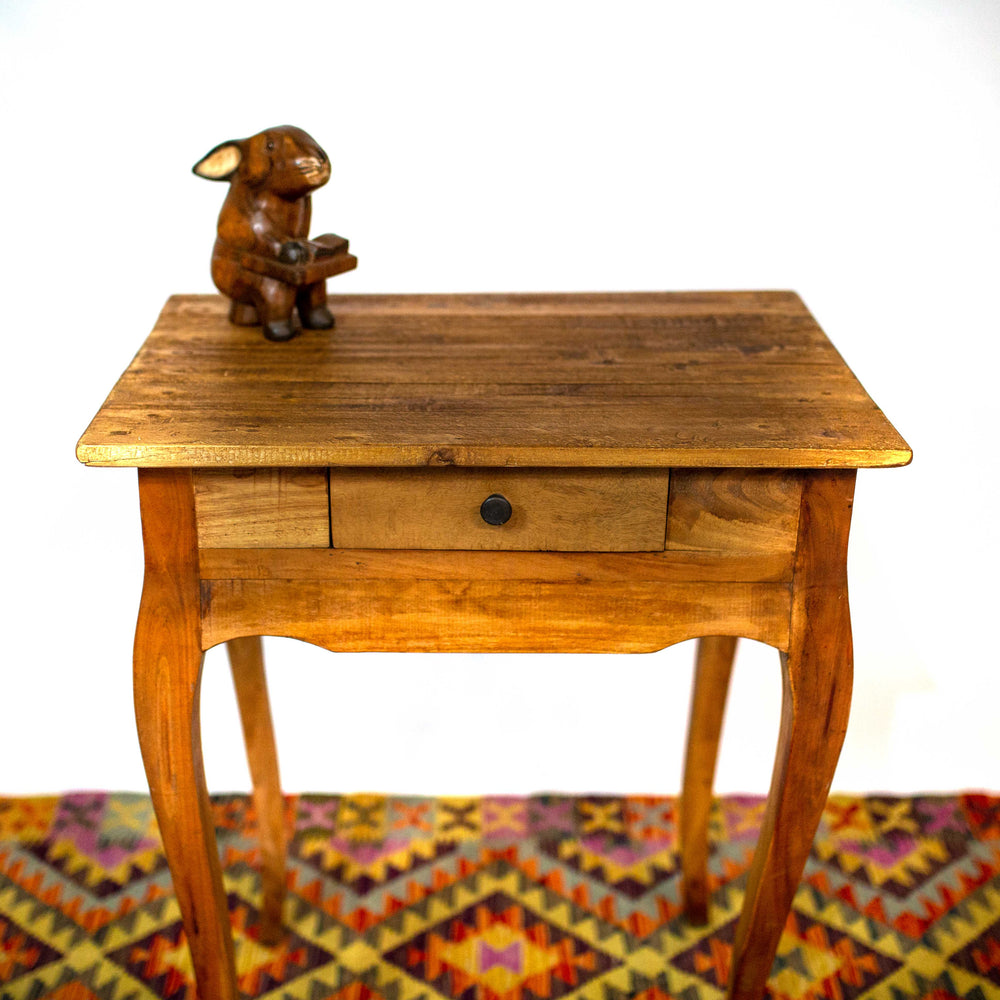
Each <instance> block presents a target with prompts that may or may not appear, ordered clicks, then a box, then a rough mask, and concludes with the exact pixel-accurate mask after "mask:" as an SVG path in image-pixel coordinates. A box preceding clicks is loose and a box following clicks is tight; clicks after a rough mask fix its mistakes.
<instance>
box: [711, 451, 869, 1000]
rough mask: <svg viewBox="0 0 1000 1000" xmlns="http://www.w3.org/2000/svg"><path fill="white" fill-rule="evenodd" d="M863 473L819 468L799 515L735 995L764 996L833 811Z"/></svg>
mask: <svg viewBox="0 0 1000 1000" xmlns="http://www.w3.org/2000/svg"><path fill="white" fill-rule="evenodd" d="M854 476H855V474H854V472H853V471H844V472H840V471H837V472H827V471H824V472H816V473H813V474H811V475H810V477H809V478H808V479H807V480H806V483H805V488H804V490H803V496H802V506H801V509H800V513H799V531H798V542H797V548H796V555H795V575H794V578H793V583H792V614H791V623H790V624H791V629H790V637H789V648H788V652H787V653H786V654H782V657H781V671H782V680H783V694H782V709H781V731H780V734H779V737H778V750H777V754H776V757H775V763H774V774H773V776H772V779H771V790H770V793H769V794H768V799H767V809H766V811H765V814H764V821H763V824H762V827H761V832H760V839H759V841H758V842H757V849H756V852H755V853H754V859H753V864H752V866H751V868H750V874H749V877H748V880H747V891H746V899H745V902H744V904H743V912H742V914H741V916H740V921H739V924H738V926H737V929H736V941H735V944H734V946H733V960H732V966H731V971H730V977H729V983H730V985H729V996H730V997H732V998H737V1000H759V998H761V997H763V995H764V988H765V985H766V982H767V977H768V975H769V974H770V971H771V966H772V964H773V962H774V956H775V953H776V952H777V950H778V941H779V939H780V937H781V932H782V929H783V928H784V925H785V921H786V919H787V917H788V912H789V910H790V909H791V905H792V900H793V898H794V896H795V892H796V890H797V888H798V885H799V880H800V879H801V877H802V871H803V869H804V868H805V863H806V860H807V858H808V856H809V850H810V848H811V846H812V840H813V836H814V835H815V833H816V828H817V827H818V826H819V821H820V818H821V816H822V813H823V807H824V806H825V804H826V799H827V795H828V794H829V791H830V784H831V782H832V781H833V772H834V769H835V768H836V765H837V758H838V757H839V756H840V748H841V745H842V744H843V742H844V734H845V732H846V731H847V716H848V713H849V710H850V703H851V682H852V671H853V652H852V645H851V620H850V613H849V611H848V605H847V569H846V564H847V535H848V530H849V527H850V519H851V503H852V500H853V491H854Z"/></svg>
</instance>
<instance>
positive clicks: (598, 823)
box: [0, 793, 1000, 1000]
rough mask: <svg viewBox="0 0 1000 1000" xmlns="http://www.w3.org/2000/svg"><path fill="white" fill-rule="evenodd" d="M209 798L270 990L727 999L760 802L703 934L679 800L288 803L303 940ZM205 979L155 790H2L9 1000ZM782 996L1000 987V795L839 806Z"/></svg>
mask: <svg viewBox="0 0 1000 1000" xmlns="http://www.w3.org/2000/svg"><path fill="white" fill-rule="evenodd" d="M214 805H215V819H216V824H217V826H218V828H219V847H220V851H221V854H222V858H223V864H224V866H225V875H226V886H227V889H228V893H229V908H230V912H231V918H232V926H233V932H234V935H235V939H236V964H237V968H238V974H239V982H240V988H241V989H242V990H243V992H244V993H245V994H246V995H247V996H266V997H271V998H274V1000H277V998H289V1000H415V998H419V997H427V998H435V997H446V998H449V1000H458V998H460V1000H536V998H538V1000H541V998H554V997H560V998H569V997H581V998H582V997H587V998H593V1000H614V998H625V997H630V998H631V997H634V998H642V1000H668V998H677V1000H708V998H715V997H720V996H722V994H723V990H722V989H721V988H720V985H721V984H724V983H725V980H726V976H727V974H728V967H727V966H728V961H729V955H730V950H731V944H732V940H733V932H734V928H735V922H736V918H737V915H738V912H739V908H740V904H741V901H742V898H743V887H744V883H745V879H746V871H747V867H748V865H749V862H750V856H751V852H752V849H753V844H754V840H755V838H756V835H757V828H758V824H759V822H760V818H761V811H762V803H761V800H760V799H757V798H726V799H723V800H722V801H720V802H719V803H717V805H716V807H715V811H714V814H713V817H712V831H713V839H714V851H713V855H712V861H711V874H712V888H713V890H714V892H713V901H712V902H713V905H712V911H711V924H710V925H709V926H708V927H704V928H695V927H691V926H689V925H688V924H687V923H686V921H685V920H684V918H683V916H682V915H681V913H680V895H679V877H678V872H677V867H676V863H677V858H676V842H675V840H676V838H675V829H676V826H675V802H674V801H673V800H672V799H663V798H638V797H626V798H613V797H575V798H573V797H566V796H554V795H547V796H536V797H533V798H509V797H494V798H489V797H487V798H475V799H419V798H393V797H389V798H387V797H385V796H379V795H351V796H341V797H337V796H300V797H292V798H289V799H288V822H289V824H291V825H292V827H293V828H294V836H293V840H292V846H291V860H290V868H289V890H290V891H289V901H288V906H287V909H286V923H287V926H288V929H289V934H288V937H287V940H286V941H285V942H284V943H282V944H281V945H280V946H277V947H274V948H268V947H265V946H263V945H262V944H261V943H260V942H259V940H258V938H257V911H256V909H255V906H256V904H257V902H258V882H257V876H256V874H255V864H256V860H257V858H256V849H255V842H254V837H253V828H254V822H255V821H254V816H253V812H252V809H251V807H250V805H249V802H248V800H247V798H246V797H244V796H226V797H217V798H215V800H214ZM191 983H192V976H191V967H190V961H189V958H188V953H187V949H186V947H185V938H184V933H183V931H182V930H181V923H180V919H179V914H178V910H177V904H176V901H175V899H174V896H173V892H172V889H171V882H170V876H169V873H168V872H167V869H166V865H165V863H164V860H163V856H162V854H161V853H160V845H159V839H158V835H157V828H156V823H155V820H154V818H153V814H152V810H151V807H150V803H149V800H148V798H146V797H144V796H139V795H109V794H105V793H87V794H76V795H67V796H63V797H62V798H12V799H0V996H2V997H3V998H5V1000H6V998H10V1000H29V998H30V1000H41V998H47V1000H94V998H100V1000H126V998H136V1000H140V998H149V997H171V998H177V1000H191V998H193V997H194V990H193V988H192V985H191ZM770 995H771V996H772V997H773V998H776V1000H777V998H781V1000H785V998H788V1000H812V998H819V997H829V998H837V1000H851V998H855V997H865V998H880V1000H881V998H885V1000H903V998H917V997H919V998H923V1000H950V998H958V997H961V998H965V1000H970V998H976V1000H994V998H998V997H1000V798H991V797H987V796H983V795H964V796H953V797H933V798H931V797H923V798H882V797H879V798H873V797H868V798H847V797H834V798H833V799H831V800H830V803H829V805H828V807H827V810H826V814H825V817H824V820H823V825H822V827H821V828H820V831H819V834H818V836H817V838H816V842H815V845H814V848H813V853H812V857H811V858H810V861H809V865H808V868H807V870H806V875H805V878H804V880H803V883H802V885H801V887H800V889H799V892H798V895H797V896H796V899H795V906H794V909H793V912H792V914H791V916H790V917H789V920H788V924H787V926H786V928H785V933H784V936H783V937H782V940H781V946H780V949H779V953H778V958H777V961H776V963H775V966H774V969H773V970H772V976H771V980H770Z"/></svg>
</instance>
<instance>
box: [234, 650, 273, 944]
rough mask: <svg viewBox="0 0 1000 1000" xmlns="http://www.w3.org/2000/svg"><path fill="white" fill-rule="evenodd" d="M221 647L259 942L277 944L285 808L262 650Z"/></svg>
mask: <svg viewBox="0 0 1000 1000" xmlns="http://www.w3.org/2000/svg"><path fill="white" fill-rule="evenodd" d="M226 649H227V651H228V652H229V666H230V668H231V670H232V674H233V686H234V687H235V688H236V700H237V702H238V703H239V707H240V721H241V722H242V724H243V739H244V742H245V743H246V748H247V763H248V764H249V765H250V780H251V782H252V783H253V804H254V811H255V812H256V813H257V831H258V834H257V835H258V837H259V838H260V855H261V865H260V881H261V895H262V897H263V902H262V904H261V909H260V914H261V923H260V938H261V941H263V942H264V943H265V944H276V943H277V942H278V941H279V940H280V939H281V936H282V919H281V911H282V907H283V905H284V901H285V851H286V837H285V804H284V800H283V799H282V797H281V779H280V777H279V775H278V752H277V747H276V745H275V740H274V724H273V722H272V720H271V706H270V703H269V702H268V697H267V679H266V677H265V674H264V651H263V647H262V643H261V640H260V637H259V636H247V637H246V638H240V639H230V640H229V642H227V643H226Z"/></svg>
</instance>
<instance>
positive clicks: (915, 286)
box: [0, 0, 1000, 793]
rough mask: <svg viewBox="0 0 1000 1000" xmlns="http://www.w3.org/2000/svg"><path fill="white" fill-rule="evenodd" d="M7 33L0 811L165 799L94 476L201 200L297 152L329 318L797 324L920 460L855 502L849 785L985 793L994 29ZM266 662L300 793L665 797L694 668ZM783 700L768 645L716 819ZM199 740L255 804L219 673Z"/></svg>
mask: <svg viewBox="0 0 1000 1000" xmlns="http://www.w3.org/2000/svg"><path fill="white" fill-rule="evenodd" d="M293 12H294V13H293ZM293 18H294V19H295V23H294V24H291V23H290V22H291V21H292V19H293ZM0 32H2V35H0V101H2V107H0V121H2V123H3V129H2V132H0V136H2V138H0V181H2V188H0V190H2V201H0V218H2V220H3V227H2V237H0V263H2V266H0V286H2V288H3V297H2V303H3V306H2V312H0V324H2V329H3V333H4V338H3V351H2V356H3V358H4V365H3V375H2V380H3V386H4V392H3V408H4V413H3V427H4V433H3V452H2V455H3V468H4V491H3V492H4V495H5V496H6V498H7V505H6V507H7V509H6V515H5V519H4V525H5V529H4V532H3V537H4V559H3V563H4V573H3V576H4V579H5V592H6V596H5V598H4V601H3V611H4V642H3V647H2V653H0V657H2V659H0V793H4V792H6V793H30V792H45V791H57V790H61V789H69V788H137V789H138V788H142V787H143V785H144V778H143V774H142V770H141V764H140V760H139V752H138V745H137V743H136V740H135V736H134V731H133V722H132V707H131V691H130V670H131V666H130V657H131V642H132V629H133V625H134V620H135V612H136V608H137V604H138V598H139V588H140V582H141V550H140V538H139V521H138V510H137V502H136V488H135V473H134V472H133V471H131V470H93V469H85V468H83V467H82V466H79V465H77V463H76V462H75V459H74V455H73V449H74V445H75V442H76V439H77V437H78V436H79V434H80V433H81V432H82V431H83V429H84V427H85V426H86V424H87V422H88V421H89V419H90V417H91V416H92V414H93V413H94V412H95V410H96V409H97V407H98V406H99V405H100V403H101V401H102V399H103V398H104V396H105V394H106V393H107V391H108V389H110V387H111V384H112V382H113V381H114V379H115V377H116V376H117V375H118V373H119V372H120V371H121V370H122V369H123V368H124V367H125V366H126V365H127V363H128V361H129V359H130V358H131V356H132V354H133V353H134V352H135V350H136V349H137V348H138V346H139V344H140V343H141V342H142V339H143V338H144V337H145V335H146V333H147V332H148V330H149V329H150V328H151V326H152V325H153V323H154V321H155V319H156V315H157V313H158V311H159V308H160V306H161V304H162V302H163V301H164V300H165V299H166V297H167V296H168V295H169V294H170V293H172V292H179V291H187V292H201V291H211V290H212V288H211V284H210V280H209V275H208V255H209V252H210V246H211V243H212V239H213V238H214V226H215V218H216V215H217V212H218V209H219V206H220V204H221V199H222V196H223V190H222V188H221V187H220V186H218V185H212V184H208V183H205V182H204V181H201V180H199V179H197V178H196V177H194V176H193V175H192V174H191V173H190V167H191V165H192V164H193V163H194V162H195V161H196V160H197V159H199V158H200V157H201V155H202V154H204V153H205V152H207V150H208V149H209V148H211V147H212V146H213V145H215V144H216V143H217V142H219V141H221V140H223V139H226V138H230V137H238V136H243V135H247V134H249V133H251V132H255V131H258V130H259V129H261V128H264V127H266V126H269V125H274V124H279V123H283V122H290V123H294V124H298V125H301V126H303V127H305V128H306V129H307V130H308V131H310V132H312V133H313V134H314V135H315V136H316V138H317V139H318V140H319V141H320V142H321V143H322V144H323V145H324V146H325V148H326V149H327V151H328V152H329V153H330V154H331V157H332V160H333V163H334V175H333V179H332V181H331V182H330V184H329V185H328V186H327V188H325V189H324V190H323V191H321V192H320V193H319V194H318V195H317V196H316V197H315V198H314V212H313V217H314V223H315V228H314V231H315V232H323V231H328V230H334V231H336V232H339V233H342V234H344V235H346V236H348V237H350V239H351V243H352V248H353V249H355V250H356V252H357V253H358V255H359V257H360V261H361V264H360V268H359V270H357V271H356V272H354V273H352V274H349V275H346V276H343V277H340V278H337V279H335V281H334V282H333V283H332V285H331V287H332V290H333V291H341V292H366V291H453V290H455V291H460V290H484V291H488V290H577V289H581V290H587V289H590V290H601V289H703V288H744V287H746V288H794V289H796V290H797V291H799V292H800V294H802V296H803V297H804V298H805V300H806V302H807V304H808V305H809V306H810V307H811V309H812V310H813V312H814V313H815V315H816V316H817V317H818V318H819V320H820V322H821V324H822V325H823V326H824V328H825V329H826V330H827V332H828V333H829V334H830V336H831V338H832V339H833V340H834V342H835V343H836V344H837V345H838V347H839V348H840V349H841V351H842V352H843V353H844V355H845V356H846V357H847V359H848V361H849V363H851V365H852V367H853V368H854V370H855V371H856V373H857V374H858V376H859V377H860V378H861V380H862V382H863V383H864V384H865V386H866V387H867V388H868V390H869V391H870V392H871V394H872V395H873V396H874V397H875V398H876V400H877V401H878V402H879V403H880V405H881V406H882V407H883V408H884V409H885V411H886V412H887V414H888V415H889V416H890V418H891V419H892V420H893V422H894V423H895V424H896V425H897V427H898V428H899V429H900V431H901V432H902V433H903V435H904V437H906V438H907V439H908V441H909V443H910V444H911V445H912V447H913V449H914V452H915V455H916V458H915V461H914V463H913V465H912V466H911V467H909V468H907V469H902V470H890V471H870V472H862V473H861V474H860V477H859V483H858V491H857V502H856V506H855V517H854V532H853V541H852V548H851V556H850V571H851V578H852V602H853V608H854V624H855V643H856V686H855V703H854V711H853V716H852V723H851V729H850V732H849V734H848V738H847V743H846V746H845V749H844V753H843V757H842V760H841V766H840V770H839V772H838V776H837V780H836V782H835V786H836V787H837V788H839V789H842V790H876V789H889V790H897V791H906V790H918V789H942V790H944V789H959V788H969V787H984V786H985V787H989V788H994V789H997V788H1000V720H998V704H1000V681H998V670H997V667H998V665H1000V664H998V654H997V643H996V639H995V636H994V634H993V632H994V626H993V622H994V620H995V615H994V609H995V605H996V604H997V598H998V596H1000V595H998V588H997V582H996V567H997V565H998V564H1000V546H998V538H997V517H996V496H997V494H996V489H995V482H996V477H995V465H996V459H995V455H994V447H993V443H994V439H995V438H996V435H997V430H998V426H1000V421H998V403H997V392H996V388H995V386H996V375H997V364H998V361H1000V357H998V350H997V334H998V318H997V317H998V310H997V284H998V276H1000V251H998V238H1000V197H998V196H1000V58H998V56H1000V6H998V5H997V4H996V3H995V2H982V0H980V2H975V0H966V2H958V0H905V2H904V0H900V2H889V0H864V2H847V0H835V2H834V0H831V2H801V0H798V2H789V3H779V2H774V0H760V2H756V3H752V4H749V3H745V2H742V0H740V2H720V3H702V4H697V3H676V4H674V3H638V2H627V0H626V2H621V0H619V2H617V3H615V4H610V3H605V4H589V3H581V2H574V3H563V2H551V3H544V2H540V0H535V2H529V3H525V2H518V0H506V2H505V3H503V4H498V3H490V4H486V3H470V2H468V0H466V2H463V3H441V2H435V0H423V2H421V3H412V2H406V3H386V2H366V3H351V4H348V3H341V2H328V3H309V2H302V3H298V4H294V5H293V4H288V5H278V4H259V3H254V2H243V3H239V4H207V3H200V2H199V3H190V4H189V3H186V2H177V0H173V2H171V3H169V4H161V5H158V6H156V7H153V6H151V5H148V4H140V3H111V2H102V0H95V2H93V3H87V4H80V3H76V2H56V0H4V2H3V4H2V5H0ZM268 652H269V658H270V664H271V673H270V676H271V685H272V698H273V702H274V710H275V714H276V724H277V728H278V738H279V742H280V746H281V750H282V764H283V771H284V777H285V785H286V787H287V788H288V789H290V790H303V789H314V790H341V791H349V790H357V789H376V790H384V791H406V792H414V793H415V792H426V793H462V792H476V791H480V792H485V791H491V792H528V791H532V790H540V789H559V790H569V791H573V790H579V791H582V790H609V791H612V790H613V791H646V792H653V791H658V792H659V791H662V792H672V791H675V790H676V789H677V787H678V784H679V774H680V760H681V752H682V744H683V735H684V720H685V715H686V710H687V690H688V684H689V681H690V674H691V670H690V662H691V655H692V649H691V647H690V646H689V645H687V644H685V645H682V646H679V647H675V648H673V649H670V650H667V651H664V652H661V653H657V654H653V655H650V656H635V657H599V656H596V657H594V656H592V657H569V656H563V657H508V656H495V657H487V656H409V657H405V656H404V657H400V656H379V655H352V656H347V655H342V656H339V657H338V656H333V655H331V654H329V653H326V652H324V651H322V650H318V649H314V648H311V647H308V646H306V645H304V644H300V643H296V642H293V641H290V640H270V641H269V643H268ZM778 697H779V681H778V669H777V656H776V654H774V653H773V652H772V651H770V650H767V649H765V648H763V647H758V646H754V645H753V644H751V643H744V644H743V647H742V651H741V653H740V655H739V660H738V663H737V670H736V677H735V681H734V691H733V698H732V701H731V705H730V712H729V720H728V729H727V734H726V739H725V741H724V746H723V750H722V760H721V765H720V775H719V783H718V784H719V787H720V789H722V790H744V791H762V790H764V789H766V786H767V781H768V777H769V773H770V759H771V755H772V752H773V746H774V735H775V733H776V726H777V706H778ZM204 716H205V720H206V726H205V730H206V731H205V752H206V757H207V764H208V777H209V784H210V786H211V787H212V788H213V789H215V790H225V789H236V788H241V787H247V780H248V779H247V777H246V769H245V765H244V764H243V761H242V758H241V750H240V740H239V734H238V723H237V716H236V711H235V707H234V703H233V696H232V691H231V687H230V684H229V679H228V673H227V669H226V666H225V657H224V654H223V653H222V652H221V651H220V650H215V651H212V652H210V653H209V655H208V657H207V663H206V677H205V690H204Z"/></svg>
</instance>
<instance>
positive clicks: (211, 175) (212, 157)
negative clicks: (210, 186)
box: [191, 140, 243, 181]
mask: <svg viewBox="0 0 1000 1000" xmlns="http://www.w3.org/2000/svg"><path fill="white" fill-rule="evenodd" d="M242 160H243V150H242V149H241V148H240V144H239V143H238V142H236V141H233V140H231V141H229V142H223V143H220V144H219V145H218V146H216V147H215V149H213V150H212V151H211V152H210V153H208V155H207V156H204V157H202V159H200V160H199V161H198V162H197V163H196V164H195V165H194V166H193V167H192V168H191V169H192V170H193V171H194V172H195V173H196V174H197V175H198V176H199V177H204V178H205V180H208V181H228V180H229V179H230V178H231V177H232V176H233V174H235V173H236V171H237V169H238V168H239V165H240V163H241V162H242Z"/></svg>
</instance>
